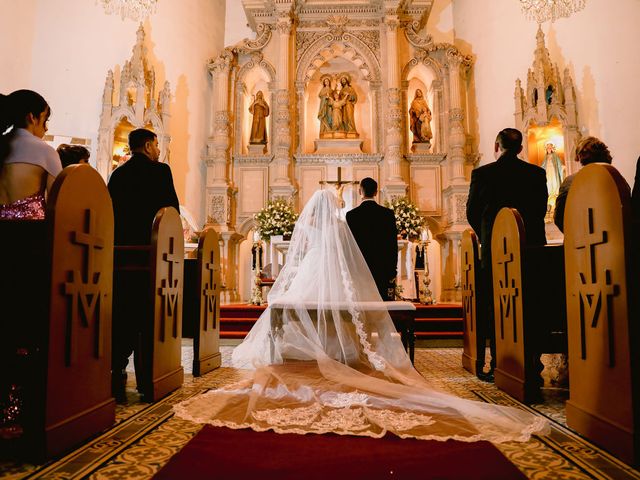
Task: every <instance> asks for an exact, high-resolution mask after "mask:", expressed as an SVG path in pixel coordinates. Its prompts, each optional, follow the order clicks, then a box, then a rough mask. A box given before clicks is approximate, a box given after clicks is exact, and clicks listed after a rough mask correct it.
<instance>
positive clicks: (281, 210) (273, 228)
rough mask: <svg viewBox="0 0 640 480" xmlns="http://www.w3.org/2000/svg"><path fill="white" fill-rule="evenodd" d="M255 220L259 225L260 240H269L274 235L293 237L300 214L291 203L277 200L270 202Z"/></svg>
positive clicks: (280, 199)
mask: <svg viewBox="0 0 640 480" xmlns="http://www.w3.org/2000/svg"><path fill="white" fill-rule="evenodd" d="M253 218H254V220H255V221H256V223H257V224H258V232H259V233H260V238H262V239H263V240H269V238H270V237H272V236H274V235H291V234H292V233H293V227H294V226H295V224H296V220H298V214H297V213H296V211H295V210H294V209H293V204H292V203H291V202H289V201H287V200H285V199H283V198H277V199H275V200H269V201H268V202H267V204H266V205H265V206H264V208H263V209H262V210H260V211H259V212H258V213H256V214H255V215H254V216H253Z"/></svg>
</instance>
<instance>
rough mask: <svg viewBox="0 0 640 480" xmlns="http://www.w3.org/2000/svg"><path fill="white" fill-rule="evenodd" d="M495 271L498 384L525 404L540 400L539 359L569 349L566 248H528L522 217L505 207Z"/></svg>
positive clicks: (494, 246)
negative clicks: (565, 275)
mask: <svg viewBox="0 0 640 480" xmlns="http://www.w3.org/2000/svg"><path fill="white" fill-rule="evenodd" d="M491 269H492V276H493V306H494V321H495V333H496V369H495V383H496V386H497V387H498V388H500V389H501V390H504V391H505V392H507V393H508V394H509V395H511V396H512V397H514V398H516V399H518V400H520V401H521V402H526V403H529V402H533V401H537V400H539V398H540V387H541V386H542V378H541V376H540V373H541V372H542V363H541V362H540V355H541V354H542V353H565V352H566V351H567V333H566V332H567V330H566V303H565V280H564V251H563V247H562V246H561V245H546V246H526V232H525V230H524V222H523V221H522V217H521V216H520V214H519V213H518V211H517V210H515V209H513V208H503V209H501V210H500V212H498V215H497V216H496V219H495V222H494V224H493V230H492V237H491Z"/></svg>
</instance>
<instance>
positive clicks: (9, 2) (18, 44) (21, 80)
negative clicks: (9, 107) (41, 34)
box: [0, 0, 37, 95]
mask: <svg viewBox="0 0 640 480" xmlns="http://www.w3.org/2000/svg"><path fill="white" fill-rule="evenodd" d="M36 5H37V0H22V1H21V2H20V7H19V8H17V5H16V2H15V1H14V0H0V12H3V13H2V15H0V32H2V35H1V38H2V41H0V65H2V75H0V93H3V94H5V95H6V94H8V93H11V92H12V91H14V90H18V89H20V88H25V85H28V84H29V81H30V78H31V62H30V61H29V59H30V58H31V53H32V50H33V40H34V37H35V18H36ZM9 12H10V13H9Z"/></svg>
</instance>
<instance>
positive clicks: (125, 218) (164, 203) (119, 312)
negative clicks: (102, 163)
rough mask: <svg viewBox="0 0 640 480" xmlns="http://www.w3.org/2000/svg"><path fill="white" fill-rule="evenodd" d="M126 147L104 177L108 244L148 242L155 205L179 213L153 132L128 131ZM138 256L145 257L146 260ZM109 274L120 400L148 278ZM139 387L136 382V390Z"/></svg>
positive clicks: (116, 393)
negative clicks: (109, 211)
mask: <svg viewBox="0 0 640 480" xmlns="http://www.w3.org/2000/svg"><path fill="white" fill-rule="evenodd" d="M129 148H130V149H131V152H132V153H133V155H132V156H131V158H130V159H129V160H128V161H127V162H125V163H124V164H123V165H121V166H120V167H118V168H117V169H116V170H114V172H113V173H112V174H111V177H110V178H109V185H108V187H109V193H110V194H111V201H112V203H113V214H114V227H115V232H114V237H115V238H114V243H115V245H148V244H149V243H151V229H152V227H153V220H154V218H155V216H156V213H158V210H160V209H161V208H163V207H173V208H175V209H176V210H177V211H178V212H180V204H179V202H178V196H177V195H176V190H175V188H174V186H173V176H172V175H171V169H170V168H169V165H167V164H165V163H160V162H158V158H159V157H160V148H159V147H158V137H157V135H156V134H155V133H153V132H151V131H150V130H146V129H144V128H140V129H137V130H133V131H132V132H131V133H129ZM118 253H119V252H118ZM134 253H135V252H134ZM132 260H133V259H132ZM140 261H142V262H147V261H148V259H147V258H142V259H140ZM113 279H114V285H113V294H114V295H113V296H114V303H113V324H112V329H113V344H112V349H113V352H112V379H113V381H112V389H113V394H114V396H115V397H116V400H117V401H119V402H124V401H126V394H125V384H126V378H127V374H126V371H125V369H126V366H127V363H128V358H129V356H130V355H131V353H132V352H133V351H134V349H135V348H136V345H137V341H138V336H139V335H140V334H141V332H144V331H145V329H144V328H143V327H144V325H143V323H142V322H141V319H143V318H146V317H147V315H148V313H147V312H148V311H149V310H150V308H151V307H150V303H149V302H150V300H149V298H148V297H149V295H148V288H149V281H150V279H149V272H146V271H139V272H138V271H136V272H127V274H126V275H119V274H118V272H114V277H113ZM137 370H138V369H136V373H138V372H137ZM142 388H143V386H141V385H138V390H142Z"/></svg>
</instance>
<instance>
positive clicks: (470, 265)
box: [460, 229, 486, 375]
mask: <svg viewBox="0 0 640 480" xmlns="http://www.w3.org/2000/svg"><path fill="white" fill-rule="evenodd" d="M479 251H480V250H479V248H478V237H477V236H476V234H475V233H474V232H473V230H471V229H467V230H465V231H464V232H463V233H462V244H461V252H460V260H461V263H462V311H463V315H464V325H463V326H464V331H463V336H462V346H463V348H462V366H463V367H464V369H465V370H467V371H469V372H470V373H472V374H473V375H476V374H478V373H479V372H482V369H483V367H484V365H481V364H480V362H481V361H479V360H478V354H479V352H480V351H481V349H485V348H486V341H485V337H484V335H481V334H479V332H478V311H477V307H478V306H479V305H482V303H481V302H480V301H479V300H478V293H479V289H478V285H479V282H478V280H479V279H480V256H479ZM480 358H484V355H482V356H481V357H480Z"/></svg>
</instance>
